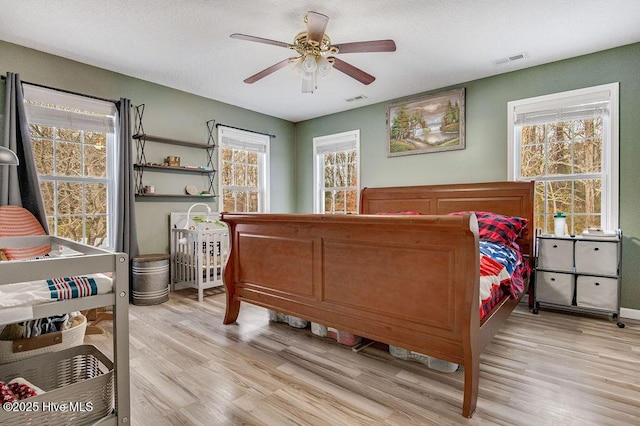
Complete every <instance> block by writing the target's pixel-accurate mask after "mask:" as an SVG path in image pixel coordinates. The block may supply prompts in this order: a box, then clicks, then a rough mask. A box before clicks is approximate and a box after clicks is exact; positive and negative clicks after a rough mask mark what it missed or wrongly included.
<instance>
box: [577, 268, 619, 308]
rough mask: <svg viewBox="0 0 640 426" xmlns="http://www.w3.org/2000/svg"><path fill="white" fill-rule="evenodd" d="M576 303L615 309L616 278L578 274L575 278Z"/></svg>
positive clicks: (616, 298) (616, 304)
mask: <svg viewBox="0 0 640 426" xmlns="http://www.w3.org/2000/svg"><path fill="white" fill-rule="evenodd" d="M576 305H578V306H584V307H589V308H596V309H606V310H608V311H617V310H618V279H617V278H604V277H591V276H579V277H578V278H577V279H576Z"/></svg>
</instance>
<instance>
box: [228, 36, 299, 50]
mask: <svg viewBox="0 0 640 426" xmlns="http://www.w3.org/2000/svg"><path fill="white" fill-rule="evenodd" d="M229 37H231V38H236V39H238V40H246V41H255V42H256V43H264V44H270V45H272V46H279V47H286V48H293V46H291V45H290V44H289V43H285V42H283V41H277V40H271V39H268V38H262V37H256V36H250V35H246V34H238V33H234V34H231V35H230V36H229Z"/></svg>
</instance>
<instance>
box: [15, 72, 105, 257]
mask: <svg viewBox="0 0 640 426" xmlns="http://www.w3.org/2000/svg"><path fill="white" fill-rule="evenodd" d="M23 88H24V97H25V109H26V112H27V120H28V122H29V131H30V135H31V143H32V145H33V154H34V158H35V162H36V171H37V173H38V180H39V182H40V191H41V193H42V198H43V200H44V206H45V210H46V215H47V222H48V225H49V232H50V233H51V234H52V235H56V236H59V237H64V238H69V239H71V240H74V241H79V242H82V243H86V244H90V245H94V246H101V247H105V248H113V246H114V243H115V238H114V237H115V223H114V220H115V215H114V212H115V209H116V206H115V203H116V190H115V188H116V186H115V185H116V183H115V176H116V161H115V158H116V153H115V150H116V143H115V140H116V139H115V138H116V136H115V125H116V124H115V123H116V114H117V112H116V107H115V104H114V103H112V102H106V101H100V100H96V99H92V98H88V97H84V96H78V95H73V94H68V93H65V92H60V91H57V90H52V89H45V88H42V87H37V86H32V85H27V84H25V85H23Z"/></svg>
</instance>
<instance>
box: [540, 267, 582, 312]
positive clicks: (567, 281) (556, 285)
mask: <svg viewBox="0 0 640 426" xmlns="http://www.w3.org/2000/svg"><path fill="white" fill-rule="evenodd" d="M535 292H536V300H537V301H540V302H548V303H557V304H560V305H571V304H572V302H573V275H571V274H563V273H559V272H548V271H538V272H537V276H536V286H535Z"/></svg>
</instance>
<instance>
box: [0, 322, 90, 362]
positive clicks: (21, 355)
mask: <svg viewBox="0 0 640 426" xmlns="http://www.w3.org/2000/svg"><path fill="white" fill-rule="evenodd" d="M80 317H81V321H80V322H79V323H78V324H77V325H75V326H73V327H71V328H68V329H66V330H62V331H56V332H54V333H47V334H41V335H40V336H36V337H30V338H28V339H20V340H0V364H6V363H8V362H14V361H20V360H23V359H27V358H31V357H33V356H36V355H41V354H45V353H49V352H55V351H60V350H63V349H67V348H71V347H73V346H78V345H81V344H82V343H83V342H84V334H85V331H86V329H87V318H86V317H85V316H84V315H82V314H81V315H80Z"/></svg>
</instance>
